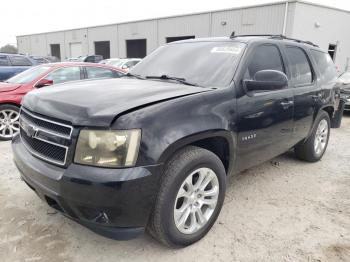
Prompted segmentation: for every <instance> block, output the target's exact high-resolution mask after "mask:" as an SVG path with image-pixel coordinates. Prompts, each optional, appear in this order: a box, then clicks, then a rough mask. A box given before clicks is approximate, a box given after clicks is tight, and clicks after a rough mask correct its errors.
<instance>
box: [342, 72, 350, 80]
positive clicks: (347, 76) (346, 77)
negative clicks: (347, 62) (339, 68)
mask: <svg viewBox="0 0 350 262" xmlns="http://www.w3.org/2000/svg"><path fill="white" fill-rule="evenodd" d="M339 79H340V80H342V81H344V83H350V72H345V73H343V74H342V75H341V76H340V77H339Z"/></svg>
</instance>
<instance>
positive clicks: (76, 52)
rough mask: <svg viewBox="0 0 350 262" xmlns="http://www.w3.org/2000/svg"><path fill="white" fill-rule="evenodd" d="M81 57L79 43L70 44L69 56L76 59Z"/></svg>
mask: <svg viewBox="0 0 350 262" xmlns="http://www.w3.org/2000/svg"><path fill="white" fill-rule="evenodd" d="M81 55H82V46H81V43H70V56H71V57H78V56H81Z"/></svg>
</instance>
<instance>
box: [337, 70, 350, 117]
mask: <svg viewBox="0 0 350 262" xmlns="http://www.w3.org/2000/svg"><path fill="white" fill-rule="evenodd" d="M338 83H339V86H340V94H341V98H342V99H343V100H344V103H345V106H344V110H345V111H350V71H347V72H344V73H343V74H341V75H340V76H339V79H338Z"/></svg>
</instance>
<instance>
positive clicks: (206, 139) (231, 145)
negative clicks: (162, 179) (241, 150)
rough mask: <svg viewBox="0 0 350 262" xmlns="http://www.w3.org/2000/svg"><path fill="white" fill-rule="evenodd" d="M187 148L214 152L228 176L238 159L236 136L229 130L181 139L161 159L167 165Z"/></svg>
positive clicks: (208, 132) (207, 132) (167, 149)
mask: <svg viewBox="0 0 350 262" xmlns="http://www.w3.org/2000/svg"><path fill="white" fill-rule="evenodd" d="M186 146H197V147H200V148H203V149H206V150H208V151H211V152H213V153H214V154H215V155H217V156H218V157H219V159H220V160H221V161H222V163H223V165H224V167H225V170H226V174H230V173H231V171H232V170H233V167H234V162H235V159H236V152H235V149H236V136H235V135H233V134H232V133H231V132H229V131H227V130H211V131H206V132H201V133H197V134H193V135H190V136H187V137H184V138H181V139H179V140H177V141H175V142H173V143H172V144H170V145H169V146H168V147H167V148H166V149H165V150H164V152H163V153H162V154H161V156H160V158H159V162H161V163H167V162H168V161H169V160H170V159H171V157H172V156H173V155H174V154H175V153H176V152H177V151H179V150H181V149H182V148H184V147H186Z"/></svg>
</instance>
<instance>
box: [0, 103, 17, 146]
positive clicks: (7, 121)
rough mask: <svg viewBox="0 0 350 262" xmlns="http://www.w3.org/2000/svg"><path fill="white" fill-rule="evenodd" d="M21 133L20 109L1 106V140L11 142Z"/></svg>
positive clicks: (12, 106) (11, 106)
mask: <svg viewBox="0 0 350 262" xmlns="http://www.w3.org/2000/svg"><path fill="white" fill-rule="evenodd" d="M18 132H19V108H18V107H17V106H14V105H7V104H5V105H0V140H1V141H9V140H12V138H13V137H14V136H15V135H16V133H18Z"/></svg>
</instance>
